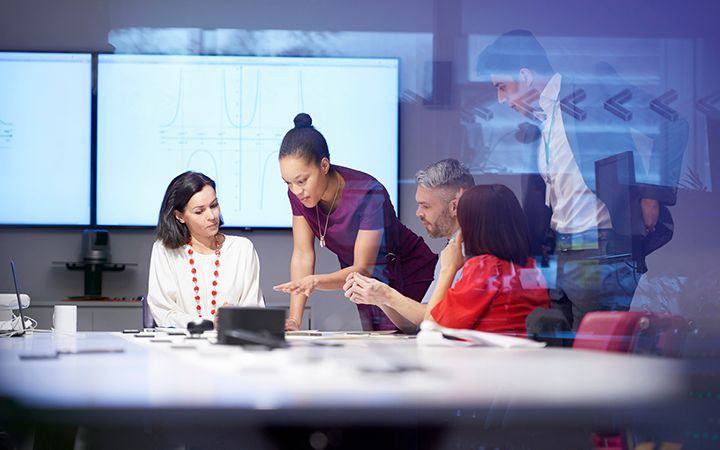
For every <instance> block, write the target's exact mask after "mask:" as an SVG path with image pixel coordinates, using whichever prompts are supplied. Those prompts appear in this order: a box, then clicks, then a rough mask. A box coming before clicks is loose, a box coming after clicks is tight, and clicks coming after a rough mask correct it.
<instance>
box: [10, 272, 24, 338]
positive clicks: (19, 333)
mask: <svg viewBox="0 0 720 450" xmlns="http://www.w3.org/2000/svg"><path fill="white" fill-rule="evenodd" d="M10 270H12V277H13V284H14V285H15V296H16V297H17V304H18V311H20V323H22V330H17V331H15V332H14V333H13V336H22V335H24V334H25V331H26V330H25V315H24V314H23V310H22V302H21V301H20V290H19V289H18V282H17V275H15V261H10Z"/></svg>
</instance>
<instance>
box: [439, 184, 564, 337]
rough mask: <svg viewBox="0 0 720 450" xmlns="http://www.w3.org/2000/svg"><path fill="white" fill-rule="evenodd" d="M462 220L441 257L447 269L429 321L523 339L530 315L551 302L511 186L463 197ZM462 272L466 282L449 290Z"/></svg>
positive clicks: (471, 191)
mask: <svg viewBox="0 0 720 450" xmlns="http://www.w3.org/2000/svg"><path fill="white" fill-rule="evenodd" d="M457 218H458V223H459V224H460V231H461V233H460V234H458V236H457V238H455V239H451V240H450V242H449V243H448V245H447V247H445V249H444V250H443V251H442V253H441V254H440V260H441V267H442V270H441V272H440V276H439V278H438V282H437V287H436V289H435V291H434V292H433V294H432V297H431V299H430V303H429V306H428V308H427V311H428V313H427V316H426V319H432V320H434V321H436V322H437V323H438V324H440V325H442V326H444V327H448V328H465V329H474V330H478V331H489V332H496V333H508V334H524V333H525V332H526V328H525V318H526V317H527V315H528V314H530V312H531V311H533V310H534V309H535V308H537V307H543V308H547V307H548V306H549V303H550V299H549V297H548V291H547V286H546V284H545V279H544V277H543V275H542V273H541V272H540V270H538V269H537V268H536V267H535V261H534V260H533V259H532V258H530V256H529V252H530V249H529V239H528V229H527V222H526V220H525V215H524V214H523V211H522V208H521V207H520V203H518V200H517V198H516V197H515V195H514V194H513V193H512V191H511V190H510V189H508V188H507V187H506V186H503V185H500V184H493V185H479V186H475V187H473V188H471V189H469V190H467V191H465V193H464V194H463V195H462V197H461V198H460V202H459V204H458V211H457ZM463 243H464V248H465V257H467V260H466V259H465V257H463V253H462V244H463ZM461 267H462V276H461V278H460V279H459V280H458V281H457V282H456V283H455V286H453V287H450V285H451V284H452V281H453V279H454V278H455V273H456V272H457V271H458V270H459V269H460V268H461Z"/></svg>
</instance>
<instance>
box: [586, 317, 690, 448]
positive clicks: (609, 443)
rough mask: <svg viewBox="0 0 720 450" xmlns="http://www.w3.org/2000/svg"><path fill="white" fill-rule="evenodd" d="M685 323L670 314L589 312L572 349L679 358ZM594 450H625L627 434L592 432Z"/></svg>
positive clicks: (686, 329) (686, 325)
mask: <svg viewBox="0 0 720 450" xmlns="http://www.w3.org/2000/svg"><path fill="white" fill-rule="evenodd" d="M687 331H688V323H687V321H686V320H685V319H683V318H682V317H678V316H672V315H669V314H662V315H661V314H649V313H643V312H635V311H598V312H591V313H588V314H586V315H585V317H583V319H582V322H580V327H579V328H578V331H577V334H576V335H575V341H574V343H573V348H577V349H583V350H598V351H605V352H620V353H643V354H654V355H661V356H673V357H677V356H680V354H681V353H682V349H683V345H684V342H685V336H686V334H687ZM591 439H592V444H593V448H594V449H596V450H599V449H604V450H627V448H628V447H627V441H626V433H624V432H610V433H592V436H591Z"/></svg>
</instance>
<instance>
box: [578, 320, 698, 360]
mask: <svg viewBox="0 0 720 450" xmlns="http://www.w3.org/2000/svg"><path fill="white" fill-rule="evenodd" d="M687 331H688V324H687V321H686V320H685V319H683V318H682V317H678V316H672V315H669V314H649V313H644V312H635V311H598V312H591V313H588V314H586V315H585V317H583V320H582V322H580V327H579V328H578V331H577V334H576V335H575V342H574V343H573V348H578V349H586V350H599V351H605V352H620V353H643V354H654V355H661V356H675V357H676V356H679V355H680V354H681V352H682V349H683V345H684V342H685V336H686V334H687Z"/></svg>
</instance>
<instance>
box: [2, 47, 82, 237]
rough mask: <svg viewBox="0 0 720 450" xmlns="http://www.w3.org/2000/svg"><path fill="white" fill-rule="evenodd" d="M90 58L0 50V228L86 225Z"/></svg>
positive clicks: (77, 54)
mask: <svg viewBox="0 0 720 450" xmlns="http://www.w3.org/2000/svg"><path fill="white" fill-rule="evenodd" d="M91 95H92V65H91V56H90V54H84V53H83V54H79V53H13V52H0V167H2V176H3V185H4V186H5V190H6V192H7V193H8V194H7V195H5V196H3V206H2V208H0V225H88V224H89V223H90V201H91V199H90V190H91V189H90V184H91V182H90V179H91V178H90V173H91V167H90V154H91V153H90V141H91V137H90V134H91V117H92V114H91V111H92V109H91V108H92V106H91Z"/></svg>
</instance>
